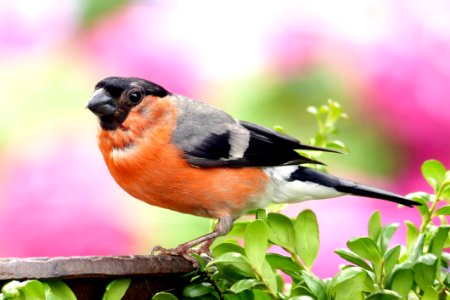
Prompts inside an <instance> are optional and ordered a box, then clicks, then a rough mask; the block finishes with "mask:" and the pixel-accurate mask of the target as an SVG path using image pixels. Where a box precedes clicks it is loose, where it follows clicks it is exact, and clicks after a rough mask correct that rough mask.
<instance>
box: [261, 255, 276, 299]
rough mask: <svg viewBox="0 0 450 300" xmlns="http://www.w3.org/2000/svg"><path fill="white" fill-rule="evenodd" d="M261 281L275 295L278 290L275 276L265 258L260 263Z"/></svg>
mask: <svg viewBox="0 0 450 300" xmlns="http://www.w3.org/2000/svg"><path fill="white" fill-rule="evenodd" d="M261 271H262V273H261V275H262V278H261V279H262V281H263V282H264V283H265V284H266V286H267V287H268V288H269V290H270V291H271V293H272V294H274V295H276V294H277V292H278V285H277V278H276V276H275V273H274V272H273V270H272V268H271V267H270V265H269V263H268V262H267V260H264V262H263V264H262V270H261Z"/></svg>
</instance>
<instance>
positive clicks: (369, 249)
mask: <svg viewBox="0 0 450 300" xmlns="http://www.w3.org/2000/svg"><path fill="white" fill-rule="evenodd" d="M347 247H348V248H349V249H350V250H352V251H353V252H354V253H356V254H358V255H359V256H361V257H362V258H364V259H367V260H369V261H371V262H373V263H379V262H380V261H381V254H380V251H379V250H378V248H377V245H376V244H375V242H374V241H373V240H372V239H371V238H369V237H358V238H354V239H352V240H350V241H348V242H347Z"/></svg>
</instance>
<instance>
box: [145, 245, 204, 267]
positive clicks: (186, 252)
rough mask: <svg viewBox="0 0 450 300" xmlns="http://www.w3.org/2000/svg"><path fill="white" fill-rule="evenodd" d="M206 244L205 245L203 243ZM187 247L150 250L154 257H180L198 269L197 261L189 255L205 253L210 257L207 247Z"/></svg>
mask: <svg viewBox="0 0 450 300" xmlns="http://www.w3.org/2000/svg"><path fill="white" fill-rule="evenodd" d="M205 244H206V243H205ZM188 246H189V245H185V244H181V245H179V246H178V247H175V248H170V249H166V248H163V247H161V246H155V247H153V249H152V252H151V254H152V255H155V254H156V253H159V254H163V255H172V256H181V257H183V258H184V259H186V260H187V261H189V262H191V263H192V265H193V266H194V268H197V267H198V261H197V260H196V259H195V258H194V257H192V256H191V255H190V254H193V253H195V254H198V255H201V254H203V253H206V254H207V255H208V256H211V252H210V251H209V246H208V247H207V248H206V249H204V248H203V245H202V246H200V248H198V249H193V248H189V247H188Z"/></svg>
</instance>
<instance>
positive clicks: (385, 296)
mask: <svg viewBox="0 0 450 300" xmlns="http://www.w3.org/2000/svg"><path fill="white" fill-rule="evenodd" d="M398 299H400V300H401V299H402V297H401V296H400V295H399V294H397V293H396V292H393V291H388V290H383V291H379V292H375V293H373V294H371V295H369V296H368V297H367V298H366V300H398Z"/></svg>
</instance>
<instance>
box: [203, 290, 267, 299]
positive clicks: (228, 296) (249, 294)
mask: <svg viewBox="0 0 450 300" xmlns="http://www.w3.org/2000/svg"><path fill="white" fill-rule="evenodd" d="M254 291H255V290H252V291H249V290H245V291H242V292H240V293H238V294H222V295H221V297H222V298H223V299H224V300H249V299H254V296H253V294H254ZM222 298H220V299H222ZM209 299H210V298H201V300H209ZM217 299H219V298H217ZM263 299H266V298H263Z"/></svg>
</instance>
